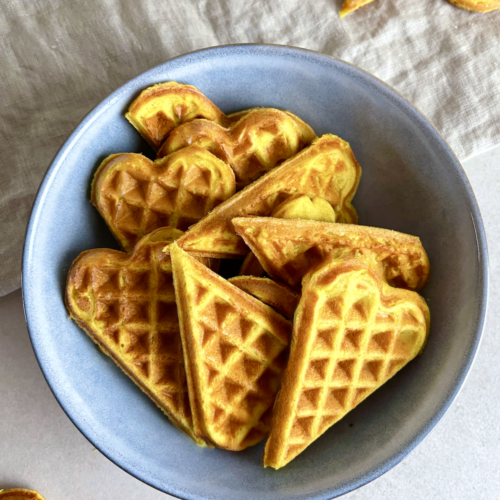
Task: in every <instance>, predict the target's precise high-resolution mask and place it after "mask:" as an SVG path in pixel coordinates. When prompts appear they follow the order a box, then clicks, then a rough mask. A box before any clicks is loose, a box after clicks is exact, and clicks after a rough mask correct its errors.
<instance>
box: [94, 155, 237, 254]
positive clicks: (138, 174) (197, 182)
mask: <svg viewBox="0 0 500 500" xmlns="http://www.w3.org/2000/svg"><path fill="white" fill-rule="evenodd" d="M235 189H236V186H235V180H234V173H233V171H232V170H231V168H230V167H229V166H228V165H226V164H225V163H224V162H223V161H221V160H219V159H218V158H216V157H215V156H214V155H212V154H211V153H209V152H208V151H206V150H204V149H203V148H200V147H198V146H190V147H187V148H184V149H183V150H182V151H178V152H177V153H173V154H171V155H169V156H166V157H165V158H162V159H161V160H156V161H155V162H152V161H151V160H149V159H148V158H146V157H145V156H142V155H140V154H136V153H121V154H115V155H111V156H108V157H107V158H106V159H105V160H104V161H103V162H102V163H101V165H100V167H99V168H98V170H97V172H96V174H95V176H94V181H93V183H92V196H91V201H92V204H93V205H94V206H95V207H96V208H97V209H98V210H99V213H100V214H101V215H102V217H103V218H104V220H105V221H106V223H107V224H108V226H109V228H110V229H111V232H112V233H113V234H114V235H115V237H116V239H117V240H118V242H119V243H120V245H121V246H122V247H123V249H124V250H126V251H127V252H130V251H132V249H133V248H134V246H135V244H136V243H137V241H138V240H139V239H141V238H142V237H143V236H145V235H146V234H148V233H150V232H151V231H153V230H155V229H158V228H160V227H165V226H170V227H175V228H178V229H181V230H185V229H187V228H188V227H189V226H190V225H192V224H194V223H195V222H197V221H199V220H200V219H201V218H202V217H204V216H205V215H206V214H207V213H208V212H210V210H212V209H213V208H214V207H216V206H217V205H219V204H220V203H222V202H223V201H224V200H226V199H228V198H229V197H231V196H232V195H233V194H234V192H235Z"/></svg>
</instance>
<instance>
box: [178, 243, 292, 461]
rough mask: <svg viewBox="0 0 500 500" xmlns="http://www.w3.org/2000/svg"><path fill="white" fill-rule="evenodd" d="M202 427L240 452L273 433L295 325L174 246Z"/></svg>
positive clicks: (191, 382) (194, 404)
mask: <svg viewBox="0 0 500 500" xmlns="http://www.w3.org/2000/svg"><path fill="white" fill-rule="evenodd" d="M171 257H172V267H173V273H174V284H175V293H176V297H177V304H178V310H179V320H180V325H181V337H182V345H183V350H184V360H185V367H186V374H187V380H188V387H189V400H190V403H191V409H192V414H193V425H194V432H195V434H196V435H197V436H199V437H201V438H203V439H204V440H205V441H206V442H208V443H212V444H214V445H216V446H218V447H220V448H224V449H227V450H233V451H238V450H242V449H244V448H246V447H248V446H251V445H254V444H256V443H258V442H259V441H261V440H262V439H264V438H265V437H266V436H267V435H268V433H269V425H270V418H271V412H272V405H273V402H274V399H275V396H276V393H277V391H278V388H279V385H280V381H281V375H282V371H283V369H284V367H285V364H286V355H287V351H286V347H287V345H288V342H289V336H290V332H291V323H290V322H289V321H287V320H286V319H285V318H283V317H282V316H281V315H280V314H278V313H276V312H275V311H274V310H273V309H271V308H270V307H269V306H267V305H265V304H263V303H262V302H260V301H259V300H257V299H255V298H254V297H252V296H250V295H248V294H246V293H245V292H243V291H242V290H240V289H239V288H237V287H236V286H234V285H232V284H231V283H229V282H228V281H226V280H225V279H223V278H221V277H220V276H218V275H217V274H215V273H213V272H211V271H210V270H209V269H208V268H207V267H205V266H204V265H202V264H201V263H199V262H198V261H196V260H195V259H194V258H193V257H191V256H189V255H188V254H187V253H186V252H184V251H183V250H182V249H180V248H179V247H178V246H177V245H176V244H173V245H172V248H171Z"/></svg>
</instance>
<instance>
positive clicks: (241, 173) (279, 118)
mask: <svg viewBox="0 0 500 500" xmlns="http://www.w3.org/2000/svg"><path fill="white" fill-rule="evenodd" d="M238 115H239V116H241V118H240V119H239V120H237V116H238ZM230 118H231V119H232V120H237V121H234V122H233V123H232V124H231V125H230V126H229V127H227V128H226V127H222V126H221V125H218V124H217V123H215V122H212V121H209V120H193V121H191V122H188V123H185V124H183V125H180V126H179V127H177V128H176V129H174V130H173V131H172V132H171V134H170V135H169V137H168V139H167V140H166V141H165V143H164V144H163V146H162V147H161V149H160V151H159V152H158V157H159V158H161V157H162V156H165V155H167V154H170V153H173V152H174V151H178V150H179V149H182V148H185V147H186V146H189V145H191V144H196V145H198V146H201V147H203V148H205V149H207V150H208V151H210V152H211V153H213V154H214V155H215V156H217V157H218V158H220V159H221V160H223V161H224V162H226V163H227V164H229V165H231V167H232V169H233V170H234V173H235V175H236V184H237V187H238V189H241V188H243V187H244V186H246V185H248V184H249V183H250V182H252V181H254V180H255V179H257V178H259V177H260V176H261V175H263V174H264V173H265V172H267V171H269V170H271V169H272V168H274V167H275V166H276V165H277V164H278V163H280V162H282V161H284V160H287V159H288V158H290V157H291V156H293V155H294V154H296V153H298V152H299V151H300V150H301V149H302V148H303V147H304V146H307V145H309V144H310V143H311V142H312V141H313V140H314V139H315V138H316V134H315V133H314V130H313V129H312V128H311V127H310V126H309V125H307V123H305V122H304V121H302V120H301V119H300V118H299V117H298V116H295V115H294V114H293V113H291V112H289V111H281V110H279V109H273V108H252V109H249V110H245V111H243V112H241V113H239V114H235V115H230Z"/></svg>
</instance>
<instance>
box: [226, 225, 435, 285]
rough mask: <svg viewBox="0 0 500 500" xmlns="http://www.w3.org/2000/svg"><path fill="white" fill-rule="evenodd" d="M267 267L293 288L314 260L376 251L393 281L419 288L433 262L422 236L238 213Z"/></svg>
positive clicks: (243, 232) (242, 232)
mask: <svg viewBox="0 0 500 500" xmlns="http://www.w3.org/2000/svg"><path fill="white" fill-rule="evenodd" d="M232 222H233V226H234V228H235V230H236V232H237V233H238V234H239V235H240V236H241V237H242V238H243V239H244V240H245V242H246V244H247V245H248V246H249V247H250V248H251V249H252V251H253V253H254V254H255V255H256V257H257V258H258V259H259V262H260V263H261V264H262V267H263V268H264V269H265V270H266V272H267V273H268V274H269V275H270V276H271V277H272V278H274V279H275V280H278V281H282V282H283V283H286V284H287V285H288V286H290V287H292V288H293V289H297V288H300V282H301V280H302V277H303V276H304V275H305V274H306V273H307V272H308V271H309V269H311V267H312V266H314V265H316V264H318V263H319V262H321V261H323V260H324V259H325V258H326V257H328V256H330V255H335V256H337V257H347V256H354V255H361V254H365V255H373V257H374V258H375V259H376V260H377V261H378V262H380V263H382V265H383V267H384V270H385V275H386V278H387V280H388V282H389V283H391V284H392V285H394V286H398V287H404V288H410V289H413V290H420V289H421V288H422V287H423V286H424V285H425V283H426V282H427V279H428V278H429V272H430V264H429V258H428V257H427V253H426V252H425V249H424V247H423V246H422V243H421V242H420V239H419V238H417V237H416V236H410V235H408V234H403V233H398V232H396V231H391V230H389V229H380V228H376V227H368V226H357V225H353V224H332V223H328V222H316V221H309V220H284V219H275V218H272V217H243V218H235V219H233V221H232Z"/></svg>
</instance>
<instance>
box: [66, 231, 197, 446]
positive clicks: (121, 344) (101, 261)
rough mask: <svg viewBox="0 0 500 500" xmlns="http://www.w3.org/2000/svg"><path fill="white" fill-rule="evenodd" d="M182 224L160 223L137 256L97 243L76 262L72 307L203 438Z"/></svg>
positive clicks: (70, 285) (175, 418)
mask: <svg viewBox="0 0 500 500" xmlns="http://www.w3.org/2000/svg"><path fill="white" fill-rule="evenodd" d="M180 234H182V232H181V231H179V230H177V229H172V228H162V229H158V230H156V231H154V232H152V233H151V234H149V235H148V236H146V237H144V238H143V239H142V240H141V241H140V242H139V243H138V244H137V246H136V248H135V250H134V253H133V254H132V255H129V254H126V253H124V252H119V251H116V250H106V249H96V250H88V251H86V252H83V253H81V254H80V255H79V256H78V257H77V258H76V260H75V261H74V262H73V265H72V266H71V268H70V270H69V273H68V281H67V285H66V307H67V308H68V311H69V313H70V315H71V316H72V317H73V319H74V320H75V321H76V323H77V324H78V325H79V326H80V327H81V328H83V329H84V330H85V331H86V332H87V333H88V335H89V336H90V338H91V339H92V340H93V341H94V342H95V343H96V344H97V345H98V346H99V347H100V348H101V349H102V350H103V351H104V353H105V354H107V355H108V356H110V357H111V359H113V361H114V362H115V363H116V364H117V365H118V366H119V367H120V368H121V369H122V370H123V371H124V372H125V373H126V374H127V375H128V376H129V377H130V378H131V379H132V380H133V381H134V382H135V383H136V384H137V385H138V386H139V387H140V388H141V389H142V390H143V391H144V392H145V393H146V394H147V395H148V396H149V397H150V398H151V399H152V400H153V401H154V402H155V403H156V404H157V405H158V406H159V407H160V408H161V409H162V410H163V411H164V412H165V413H166V414H167V415H168V417H169V418H170V420H171V421H172V422H173V423H174V424H175V425H176V426H177V427H178V428H179V429H181V430H182V431H184V432H185V433H186V434H187V435H188V436H190V437H191V438H192V439H193V440H194V441H195V442H196V443H197V444H199V445H200V446H204V442H203V440H201V439H199V438H197V437H196V436H195V435H194V432H193V423H192V418H191V409H190V406H189V399H188V393H187V383H186V375H185V370H184V359H183V355H182V345H181V338H180V334H179V320H178V317H177V306H176V303H175V293H174V286H173V282H172V281H173V280H172V265H171V262H170V258H169V257H168V256H167V255H166V254H165V253H164V252H162V251H161V249H162V248H163V247H164V246H165V244H168V243H171V242H172V241H173V240H174V239H175V238H177V237H178V236H179V235H180Z"/></svg>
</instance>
